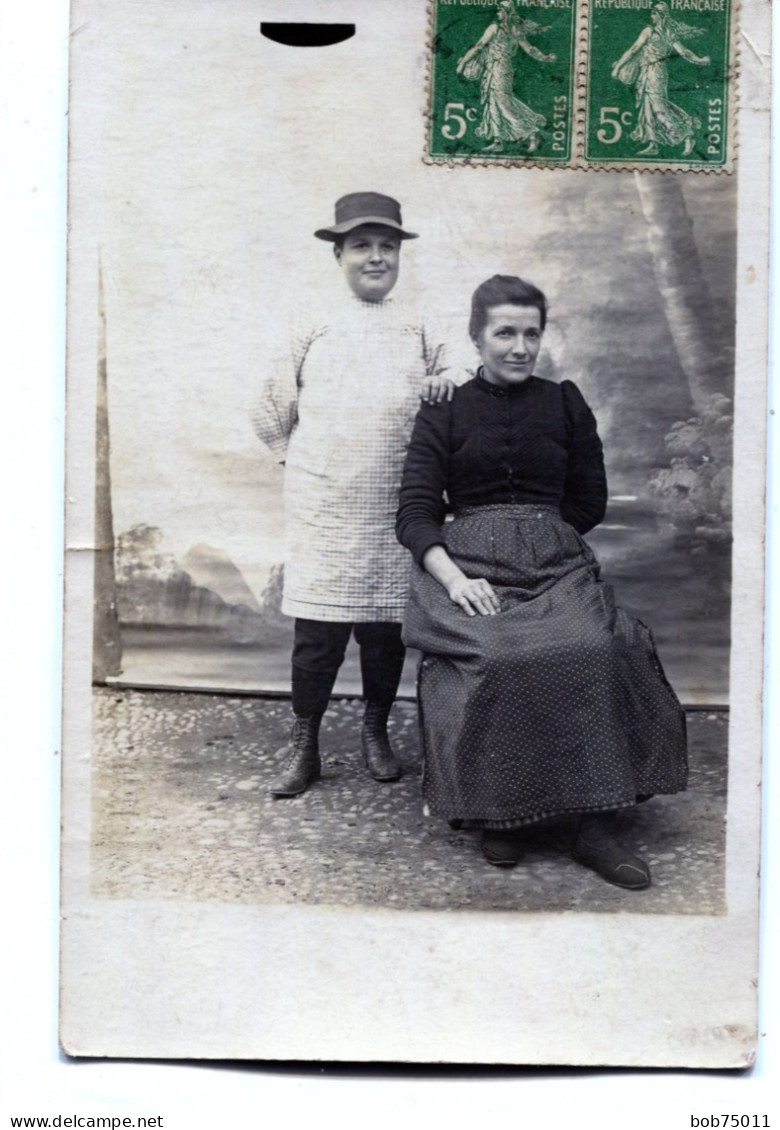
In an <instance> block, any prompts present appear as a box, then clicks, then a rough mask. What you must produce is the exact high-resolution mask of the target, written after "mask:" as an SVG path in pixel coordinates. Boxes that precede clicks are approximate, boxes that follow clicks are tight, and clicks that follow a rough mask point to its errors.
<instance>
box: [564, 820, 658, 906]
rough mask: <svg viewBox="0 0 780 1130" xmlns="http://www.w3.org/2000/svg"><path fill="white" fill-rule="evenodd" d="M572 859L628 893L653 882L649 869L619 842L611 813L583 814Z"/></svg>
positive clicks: (644, 887)
mask: <svg viewBox="0 0 780 1130" xmlns="http://www.w3.org/2000/svg"><path fill="white" fill-rule="evenodd" d="M571 855H572V859H574V860H575V861H576V862H577V863H581V864H582V866H583V867H589V868H590V869H591V871H595V872H596V874H597V875H600V876H601V877H602V879H606V880H607V882H608V883H612V884H613V885H614V886H616V887H624V888H625V889H626V890H627V891H643V890H645V889H646V888H647V887H649V886H650V883H651V881H652V879H651V876H650V868H649V867H648V866H647V864H646V863H645V861H644V859H641V858H640V856H638V855H634V853H633V852H632V851H629V850H628V848H627V847H624V845H623V844H622V843H621V842H620V840H618V838H617V835H616V833H615V829H614V818H613V815H612V813H610V812H604V813H586V814H585V815H584V816H583V817H582V819H581V820H580V825H579V830H578V832H577V839H576V841H575V843H574V847H573V848H572V853H571Z"/></svg>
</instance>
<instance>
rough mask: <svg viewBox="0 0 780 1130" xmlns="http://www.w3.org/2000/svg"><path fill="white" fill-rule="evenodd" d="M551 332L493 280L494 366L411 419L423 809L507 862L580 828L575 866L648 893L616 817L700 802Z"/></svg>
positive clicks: (480, 334)
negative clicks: (614, 550)
mask: <svg viewBox="0 0 780 1130" xmlns="http://www.w3.org/2000/svg"><path fill="white" fill-rule="evenodd" d="M546 320H547V302H546V300H545V297H544V295H543V294H542V292H541V291H540V290H538V289H537V288H536V287H535V286H533V285H532V284H530V283H527V282H524V281H523V280H522V279H518V278H512V277H507V276H503V275H496V276H494V277H493V278H492V279H489V280H488V281H487V282H484V283H482V285H481V286H479V287H478V288H477V290H476V291H475V293H474V296H473V299H472V312H471V322H470V325H469V332H470V334H471V337H472V339H473V341H474V344H475V345H476V347H477V350H478V351H479V354H480V357H481V360H482V366H481V368H480V370H479V372H478V374H477V376H476V377H474V378H473V380H471V381H469V382H468V383H467V384H465V385H462V386H461V387H460V388H458V389H457V390H456V391H455V394H454V397H453V400H452V402H451V403H450V404H446V405H444V406H439V407H437V408H436V409H430V408H428V407H427V406H426V405H423V406H422V407H421V409H420V412H419V414H418V417H417V421H416V423H415V427H414V432H413V435H412V440H411V445H410V447H409V451H408V454H407V458H406V464H405V469H404V474H403V480H402V485H401V492H400V500H399V510H398V518H397V524H396V532H397V534H398V538H399V540H400V541H401V542H402V544H403V545H405V546H406V547H407V548H408V549H409V550H410V551H411V553H412V555H413V557H414V561H415V565H414V566H413V576H412V583H411V591H410V596H409V602H408V605H407V609H406V615H405V619H404V641H405V643H406V645H407V646H408V647H416V648H419V649H420V651H422V653H423V658H422V660H421V664H420V673H419V687H418V692H419V702H420V713H421V731H422V740H423V754H424V770H423V793H424V798H425V801H426V806H427V809H428V811H429V812H430V813H431V814H433V815H436V816H440V817H443V818H444V819H446V820H449V821H450V823H451V824H453V826H455V827H459V826H463V825H465V826H467V827H474V828H480V829H482V850H483V853H484V855H485V857H486V858H487V859H488V861H489V862H490V863H494V864H496V865H498V866H513V865H514V864H515V863H517V862H518V861H519V860H520V859H521V858H522V855H523V848H524V843H525V842H527V839H528V834H529V827H531V828H532V826H533V825H534V824H538V823H539V822H543V821H548V820H549V819H550V818H551V817H562V816H568V817H571V816H574V817H576V822H575V827H576V831H575V834H574V839H573V848H572V856H573V858H574V859H575V860H577V862H579V863H581V864H583V865H584V866H586V867H590V868H592V869H593V870H594V871H596V872H598V874H600V875H601V876H602V877H603V878H604V879H606V880H607V881H608V882H611V883H614V884H616V885H617V886H620V887H625V888H628V889H632V890H640V889H642V888H644V887H647V886H649V885H650V871H649V868H648V866H647V864H646V863H645V861H644V860H642V859H640V858H639V857H638V856H636V855H634V854H633V853H632V852H630V851H629V850H628V849H627V848H625V847H624V846H623V845H622V844H621V843H620V842H619V840H618V839H617V838H616V835H615V831H614V823H615V821H614V817H615V813H616V812H617V811H618V810H620V809H626V808H628V807H630V806H633V805H635V804H636V803H637V802H638V801H640V800H643V799H646V798H647V797H649V796H650V795H652V794H655V793H674V792H677V791H679V790H682V789H684V788H685V787H686V781H687V755H686V734H685V715H684V713H683V711H682V708H681V707H680V704H679V702H678V701H677V698H676V696H675V694H674V692H673V690H672V689H671V687H670V685H669V683H668V682H667V680H666V677H665V676H664V672H663V669H662V667H661V664H660V661H659V659H658V656H657V655H656V652H655V648H654V645H653V641H652V637H651V635H650V632H649V630H648V629H647V628H646V627H645V626H644V624H642V623H641V622H640V621H638V620H635V619H633V618H631V617H630V616H628V615H627V614H626V613H625V612H624V611H622V609H620V608H617V607H616V606H615V603H614V598H613V594H612V590H611V588H610V586H609V585H607V584H605V583H604V582H602V581H601V580H600V579H599V565H598V562H597V561H596V558H595V556H594V554H593V552H592V550H591V549H590V548H589V546H588V545H587V543H586V542H585V541H584V540H583V537H582V535H583V534H585V533H587V532H588V530H590V529H592V528H593V527H594V526H596V525H597V524H598V523H599V522H600V521H601V520H602V519H603V517H604V511H605V508H606V500H607V485H606V476H605V473H604V461H603V456H602V447H601V441H600V440H599V437H598V434H597V431H596V423H595V420H594V417H593V414H592V412H591V411H590V409H589V408H588V405H587V404H586V403H585V400H584V399H583V397H582V394H581V393H580V392H579V390H578V389H577V387H576V386H575V385H574V384H572V382H571V381H563V382H562V383H561V384H560V385H559V384H555V383H554V382H552V381H548V380H543V379H541V378H539V377H535V376H534V375H533V372H534V366H535V363H536V359H537V356H538V354H539V349H540V346H541V341H542V334H543V331H544V328H545V323H546ZM445 494H446V499H447V502H448V507H449V509H450V510H452V511H453V513H454V519H453V520H452V521H449V522H446V523H445V521H444V518H445V512H446V509H447V506H446V505H445V501H444V498H445Z"/></svg>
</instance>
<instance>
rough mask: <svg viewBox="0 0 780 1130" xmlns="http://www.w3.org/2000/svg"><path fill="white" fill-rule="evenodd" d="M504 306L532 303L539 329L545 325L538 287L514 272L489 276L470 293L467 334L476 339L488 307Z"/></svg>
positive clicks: (545, 307) (545, 312) (485, 323)
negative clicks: (518, 276)
mask: <svg viewBox="0 0 780 1130" xmlns="http://www.w3.org/2000/svg"><path fill="white" fill-rule="evenodd" d="M504 305H512V306H535V307H536V309H537V310H538V311H539V320H540V326H541V328H542V329H544V327H545V326H546V325H547V299H546V298H545V296H544V294H543V293H542V291H541V290H539V288H538V286H534V284H533V283H529V282H526V281H525V279H519V278H517V277H516V276H515V275H493V277H492V279H487V280H486V281H485V282H483V283H480V285H479V286H478V287H477V289H476V290H475V291H474V293H473V294H472V296H471V318H470V319H469V336H470V337H471V338H473V339H476V338H477V337H479V335H480V334H481V333H482V331H483V330H484V328H485V326H486V325H487V313H488V310H489V309H490V308H491V306H504Z"/></svg>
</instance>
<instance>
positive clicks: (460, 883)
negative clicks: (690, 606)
mask: <svg viewBox="0 0 780 1130" xmlns="http://www.w3.org/2000/svg"><path fill="white" fill-rule="evenodd" d="M94 703H95V714H94V727H93V742H92V749H93V753H92V773H93V776H92V782H93V796H92V836H91V844H92V847H91V874H92V887H93V893H94V894H95V895H96V896H98V897H105V898H116V899H120V898H121V899H144V898H149V899H152V898H154V899H160V898H162V899H166V898H170V899H187V900H193V901H203V900H220V901H223V902H232V903H300V904H307V903H309V904H311V903H318V904H328V905H338V906H345V907H346V906H367V907H382V908H387V909H398V910H442V911H445V910H449V911H452V910H462V911H468V910H473V911H477V910H479V911H496V912H512V911H514V912H546V911H589V912H605V913H643V914H704V915H710V914H722V913H724V912H725V910H726V906H725V902H724V854H725V808H726V783H727V734H728V715H727V714H726V713H725V712H723V711H711V712H707V711H693V712H691V713H689V715H688V732H689V739H690V765H691V774H690V784H689V789H688V791H687V792H686V793H683V794H679V795H677V796H673V797H658V798H655V799H653V800H651V801H649V802H647V803H646V804H644V805H642V806H640V807H639V808H638V809H636V810H634V812H633V813H631V814H630V815H625V816H624V817H623V818H622V833H623V839H624V841H625V842H626V843H627V844H629V845H631V846H632V847H633V848H634V849H635V850H637V851H638V852H639V853H640V854H642V855H643V856H644V857H645V858H646V859H647V860H648V862H649V863H650V866H651V869H652V873H653V885H652V887H651V888H650V889H649V890H647V891H642V892H628V891H623V890H620V889H618V888H615V887H611V886H609V884H607V883H605V882H604V881H603V880H602V879H600V878H599V876H597V875H595V874H594V873H593V872H590V871H588V870H586V869H585V868H583V867H581V866H579V865H578V864H576V863H574V862H573V861H572V860H571V859H570V858H569V857H568V855H567V854H566V850H565V848H566V843H565V839H564V838H563V836H562V834H561V833H560V832H556V831H555V830H552V831H548V832H547V833H545V836H544V838H540V839H539V841H538V843H537V844H536V845H535V846H534V850H533V851H531V852H529V854H528V855H527V856H526V858H525V859H524V860H523V862H522V863H521V864H520V865H519V866H517V867H516V868H514V869H512V870H503V869H498V868H494V867H491V866H490V865H489V864H488V863H486V862H485V861H484V859H483V858H482V855H481V854H480V852H479V841H478V837H477V835H476V834H475V833H473V832H456V831H453V830H452V829H451V828H450V827H449V825H448V824H446V823H445V822H443V821H440V820H437V819H431V818H427V817H425V816H424V815H423V812H422V804H421V798H420V757H419V747H418V736H417V717H416V706H415V704H414V703H412V702H403V701H402V702H397V703H396V705H395V707H394V708H393V714H392V717H391V737H392V740H393V741H394V743H395V746H396V749H397V750H398V752H399V753H400V756H401V759H402V761H403V764H404V769H405V773H404V777H403V779H402V780H401V781H399V782H397V783H393V784H378V783H377V782H375V781H374V780H372V778H371V777H370V776H369V775H368V773H367V772H366V770H365V768H364V767H363V764H362V762H361V758H360V753H359V728H360V719H361V715H362V704H361V703H360V702H359V701H358V700H355V699H340V700H335V701H334V702H333V703H332V706H331V710H330V711H329V712H328V714H327V715H326V717H325V719H324V722H323V727H322V737H321V749H322V754H323V760H324V770H323V778H322V780H321V781H320V782H318V783H317V784H316V785H315V786H314V787H313V788H312V789H310V790H309V791H308V792H307V793H305V794H304V795H303V796H301V797H298V798H296V799H293V800H274V799H273V798H272V797H271V795H270V791H269V786H270V784H271V782H272V780H273V779H274V776H275V774H276V771H277V768H278V764H279V758H278V756H277V751H278V750H279V748H280V747H281V746H283V744H284V742H285V740H286V737H287V734H288V731H289V725H290V706H289V701H288V700H287V699H284V698H259V697H240V696H226V695H220V694H193V693H186V692H167V691H165V692H162V691H145V690H117V689H112V688H97V689H96V691H95V699H94Z"/></svg>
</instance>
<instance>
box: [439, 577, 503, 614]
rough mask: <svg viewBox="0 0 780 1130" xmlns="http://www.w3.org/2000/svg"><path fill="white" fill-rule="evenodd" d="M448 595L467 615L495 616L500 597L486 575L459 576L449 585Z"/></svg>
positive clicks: (499, 609)
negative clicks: (485, 577)
mask: <svg viewBox="0 0 780 1130" xmlns="http://www.w3.org/2000/svg"><path fill="white" fill-rule="evenodd" d="M447 595H448V596H449V598H450V600H451V601H452V602H453V603H454V604H458V605H460V607H461V608H462V609H463V611H464V612H465V613H466V615H467V616H476V615H480V616H495V615H496V613H497V612H500V611H501V605H500V603H499V599H498V597H497V596H496V594H495V592H494V591H493V589H492V587H491V586H490V585H489V584H488V582H487V581H486V580H485V579H484V577H457V578H456V579H455V580H453V581H451V582H450V584H449V585H447Z"/></svg>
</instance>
